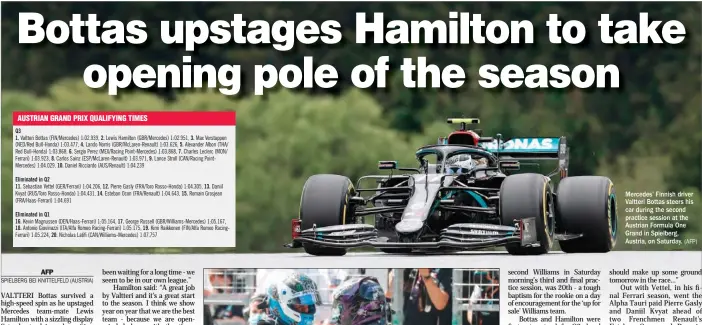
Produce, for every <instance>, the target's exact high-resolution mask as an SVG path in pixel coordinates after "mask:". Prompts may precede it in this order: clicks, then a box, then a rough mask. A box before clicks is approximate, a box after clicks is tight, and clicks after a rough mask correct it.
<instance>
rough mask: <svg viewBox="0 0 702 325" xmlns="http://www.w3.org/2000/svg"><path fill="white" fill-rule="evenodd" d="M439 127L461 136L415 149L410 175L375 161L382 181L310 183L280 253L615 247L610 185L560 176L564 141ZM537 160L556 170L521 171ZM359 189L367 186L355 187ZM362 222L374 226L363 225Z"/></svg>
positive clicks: (564, 171)
mask: <svg viewBox="0 0 702 325" xmlns="http://www.w3.org/2000/svg"><path fill="white" fill-rule="evenodd" d="M448 122H449V123H451V124H460V129H459V130H457V131H455V132H453V133H451V134H449V136H448V137H446V138H439V141H438V143H437V144H434V145H428V146H424V147H421V148H419V149H418V150H417V152H416V154H415V155H416V158H417V161H418V162H419V166H418V167H417V168H398V165H397V162H396V161H380V162H379V164H378V168H379V169H381V170H389V171H390V173H389V175H369V176H364V177H361V178H360V179H359V180H358V182H357V183H356V185H355V186H354V184H353V183H352V182H351V181H350V180H349V179H348V178H347V177H344V176H339V175H328V174H324V175H314V176H312V177H310V178H309V179H308V180H307V182H306V183H305V185H304V188H303V190H302V198H301V202H300V211H299V218H298V219H294V220H293V221H292V227H293V230H292V243H290V244H288V245H286V246H287V247H290V248H300V247H303V248H304V250H305V251H306V252H307V253H309V254H312V255H336V256H340V255H344V254H346V250H347V249H349V248H354V247H364V246H370V247H375V248H378V249H380V250H381V251H384V252H387V253H410V252H416V251H425V252H427V251H428V252H450V251H460V250H470V249H480V248H487V247H493V246H505V247H506V249H507V251H508V252H509V253H510V254H519V255H536V254H543V253H547V252H548V251H549V250H550V249H551V248H552V246H553V244H554V241H556V240H557V241H558V242H559V244H560V247H561V250H563V251H564V252H568V253H570V252H608V251H610V250H611V249H612V248H613V247H614V245H615V243H616V235H617V213H616V197H615V192H614V185H613V183H612V181H611V180H610V179H609V178H607V177H601V176H575V177H568V152H569V150H568V147H567V145H566V139H565V137H560V138H518V139H510V140H506V141H503V139H502V136H501V135H500V134H497V135H496V137H494V138H487V137H482V136H481V133H482V132H481V131H480V130H468V129H467V125H468V124H477V123H479V121H478V120H477V119H465V118H462V119H449V120H448ZM543 160H551V161H556V162H557V167H555V169H554V170H553V171H552V172H551V173H549V174H547V175H543V174H540V173H520V170H521V169H522V167H527V166H528V165H529V164H528V162H529V161H531V162H532V164H538V163H539V162H540V161H541V162H543ZM396 170H399V171H403V172H404V173H402V174H396V172H395V171H396ZM554 176H557V177H558V178H559V184H558V189H557V190H554V189H553V188H554V185H553V184H552V180H551V178H552V177H554ZM368 181H375V182H374V183H372V185H371V186H367V187H363V185H364V184H367V183H368ZM369 215H373V216H375V221H374V223H375V224H374V225H369V224H366V223H365V220H364V217H365V216H369Z"/></svg>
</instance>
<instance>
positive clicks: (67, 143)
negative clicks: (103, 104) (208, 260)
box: [12, 111, 236, 247]
mask: <svg viewBox="0 0 702 325" xmlns="http://www.w3.org/2000/svg"><path fill="white" fill-rule="evenodd" d="M235 126H236V115H235V113H234V112H231V111H229V112H162V111H158V112H156V111H147V112H14V113H13V132H14V134H13V137H14V138H13V169H12V171H13V203H14V204H13V224H14V228H13V236H14V241H13V243H14V245H13V246H15V247H234V246H235V242H236V238H235V224H236V217H235V215H236V199H235V198H236V195H235V187H236V185H235V184H236V154H235V150H236V149H235V140H236V139H235V132H236V127H235Z"/></svg>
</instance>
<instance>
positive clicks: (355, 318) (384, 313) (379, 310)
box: [329, 276, 391, 325]
mask: <svg viewBox="0 0 702 325" xmlns="http://www.w3.org/2000/svg"><path fill="white" fill-rule="evenodd" d="M332 296H333V305H332V316H331V319H330V322H329V323H330V324H333V325H386V324H388V319H389V316H390V313H391V311H390V304H389V303H388V301H387V298H386V297H385V292H384V290H383V287H382V286H381V285H380V282H379V281H378V279H377V278H375V277H371V276H368V277H363V278H354V279H350V280H347V281H346V282H344V283H342V284H341V285H340V286H339V287H338V288H337V289H336V290H335V291H334V294H333V295H332Z"/></svg>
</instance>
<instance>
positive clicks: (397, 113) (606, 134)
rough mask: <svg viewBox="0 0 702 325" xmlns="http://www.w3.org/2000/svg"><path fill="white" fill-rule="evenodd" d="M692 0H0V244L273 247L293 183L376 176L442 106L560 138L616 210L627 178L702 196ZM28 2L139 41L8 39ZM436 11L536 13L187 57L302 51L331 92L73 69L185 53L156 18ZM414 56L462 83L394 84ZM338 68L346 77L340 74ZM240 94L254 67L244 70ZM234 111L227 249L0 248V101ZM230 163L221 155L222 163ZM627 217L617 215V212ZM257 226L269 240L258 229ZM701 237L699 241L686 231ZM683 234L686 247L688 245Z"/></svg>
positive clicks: (423, 136)
mask: <svg viewBox="0 0 702 325" xmlns="http://www.w3.org/2000/svg"><path fill="white" fill-rule="evenodd" d="M700 6H701V5H700V4H699V3H667V2H666V3H634V2H625V3H573V2H568V3H542V2H538V3H536V2H534V3H477V2H472V3H442V2H431V3H421V2H413V3H400V2H386V3H374V2H363V3H353V2H344V3H334V4H329V3H310V2H306V3H293V2H285V3H274V2H266V3H265V4H264V3H248V4H245V5H242V3H221V2H216V3H214V2H212V3H201V2H197V3H190V2H178V3H150V2H144V3H130V4H128V5H127V4H122V3H106V2H101V3H91V2H80V3H67V2H61V3H48V2H45V3H17V2H13V3H3V4H2V28H3V37H2V94H3V96H2V117H3V118H2V129H1V131H2V145H3V148H2V150H3V151H2V153H3V154H2V175H3V177H2V189H3V191H2V193H3V196H2V225H3V227H2V247H3V251H4V252H85V253H92V252H110V253H116V252H152V253H194V252H199V253H208V252H223V251H226V252H234V251H235V252H241V253H246V252H279V251H282V250H283V248H282V247H281V245H282V244H283V243H285V242H286V241H288V240H289V236H290V219H291V218H293V217H295V216H296V215H297V210H298V204H299V200H300V193H301V190H302V185H303V184H304V182H305V180H306V178H307V177H309V176H310V175H312V174H316V173H336V174H342V175H346V176H349V177H350V178H351V179H352V180H354V179H356V178H357V177H359V176H361V175H364V174H368V173H375V172H377V171H376V164H377V161H378V160H390V159H391V160H399V161H400V162H401V163H403V164H407V165H413V164H414V157H413V153H414V150H415V149H416V148H417V147H419V146H421V145H426V144H430V143H434V142H435V141H436V139H437V137H439V136H445V135H446V134H447V133H448V132H449V131H450V130H451V129H450V127H449V126H448V125H445V118H446V117H460V116H464V117H480V118H481V119H482V122H483V124H482V125H481V128H482V129H483V130H484V131H485V134H486V135H491V134H495V133H498V132H499V133H502V134H503V135H505V136H506V137H511V136H561V135H565V136H567V137H568V142H569V145H570V146H571V160H570V163H571V166H570V167H571V168H570V175H582V174H595V175H606V176H609V177H611V178H612V179H613V181H614V183H615V185H616V187H617V191H618V192H619V194H620V200H619V214H620V215H622V214H623V209H625V208H627V207H628V206H627V205H626V204H625V202H624V200H623V195H622V194H623V193H624V192H625V191H691V192H694V193H695V196H694V198H693V199H694V200H695V201H696V202H699V200H700V196H699V193H700V181H701V179H702V178H701V177H702V176H701V175H700V169H701V168H700V164H701V159H702V158H701V157H700V151H701V150H702V149H701V141H702V131H701V129H702V128H701V120H700V119H701V117H700V103H701V102H702V98H700V90H701V87H702V83H701V81H700V62H701V56H700V49H701V47H700V35H701V33H700V28H701V27H700V24H699V21H700V18H701V17H700V16H701V9H700V8H701V7H700ZM21 11H32V12H39V13H42V14H43V15H44V18H45V20H46V21H50V20H54V19H62V20H69V19H70V17H71V14H74V13H80V14H83V15H87V14H89V13H91V14H97V16H98V19H99V20H102V21H105V20H109V19H119V20H122V21H127V20H131V19H140V20H143V21H145V22H146V23H147V25H148V26H150V27H151V28H150V29H149V39H151V40H152V41H151V42H149V43H147V44H145V45H141V46H91V47H86V46H81V45H60V46H54V45H51V44H42V45H33V46H26V45H18V44H17V43H18V22H17V19H18V12H21ZM449 11H464V12H471V13H480V14H482V15H483V19H484V20H486V21H487V20H493V19H502V20H523V19H528V20H531V21H533V22H534V26H535V27H536V31H535V35H536V38H537V39H536V43H537V44H534V45H506V46H493V45H473V44H471V45H463V46H419V45H413V46H383V45H377V46H367V45H358V44H353V42H352V41H349V42H345V44H339V45H336V46H319V45H311V46H304V45H298V46H296V47H295V48H294V49H293V50H291V51H289V52H278V51H276V50H274V49H272V48H271V47H270V46H266V47H254V46H240V45H236V44H232V45H221V46H214V45H213V46H204V47H201V48H200V49H199V50H198V51H197V52H196V53H194V54H193V53H187V55H193V63H194V64H207V63H209V64H213V65H215V66H219V65H221V64H240V65H242V68H243V69H244V74H245V76H247V77H251V76H253V73H252V69H253V66H254V65H255V64H274V65H276V66H282V65H284V64H290V63H293V64H301V61H302V57H304V56H314V58H315V62H316V63H317V64H332V65H334V66H335V67H336V68H337V69H338V70H339V72H340V75H341V76H342V80H345V81H341V82H339V86H338V87H336V88H334V89H326V90H325V89H314V90H295V91H288V90H279V91H276V90H273V91H269V92H268V94H267V95H266V96H261V97H254V96H249V95H248V94H247V93H242V94H240V95H238V96H235V97H227V96H224V95H222V94H220V93H218V92H211V91H208V90H179V89H178V90H175V89H153V90H148V91H142V90H131V91H122V92H121V93H120V95H119V96H117V97H110V96H107V95H106V91H92V90H91V89H89V88H88V87H86V86H85V85H84V84H83V82H82V73H83V70H84V69H85V68H86V67H87V66H88V65H90V64H102V65H108V64H127V65H130V66H131V67H134V66H136V65H138V64H151V65H157V64H181V63H182V57H183V55H186V52H185V51H184V50H183V49H182V48H180V47H175V46H167V45H164V44H162V43H160V41H159V30H158V26H159V22H160V21H161V20H184V19H185V20H196V19H202V20H205V21H211V20H217V19H229V18H231V16H232V15H233V14H234V13H241V14H243V15H244V18H247V19H269V20H273V19H289V20H296V21H299V20H304V19H310V20H315V21H320V20H327V19H334V20H337V21H339V22H340V23H341V25H342V27H343V34H344V37H345V39H347V40H353V39H354V23H355V22H354V13H355V12H384V13H385V18H386V20H391V19H406V20H411V19H415V20H421V19H426V20H434V19H447V17H448V12H449ZM639 12H648V13H649V17H650V19H651V20H654V19H655V20H671V19H676V20H680V21H681V22H683V24H685V26H686V29H687V38H686V42H684V44H682V45H678V46H671V45H646V44H643V45H630V46H611V45H604V44H601V43H600V42H599V41H598V39H599V30H598V28H597V24H596V21H597V19H599V15H600V14H602V13H608V14H610V19H612V20H615V21H616V20H622V19H631V20H635V21H636V20H638V14H639ZM550 13H558V14H559V16H560V17H561V18H562V19H563V20H567V19H578V20H580V21H582V22H584V23H585V24H586V25H587V26H589V29H588V33H589V36H590V40H589V41H585V42H584V43H582V44H580V45H578V46H561V45H551V44H549V43H548V40H547V34H548V33H547V31H546V28H545V25H544V24H543V23H542V22H545V20H546V19H547V16H548V14H550ZM382 55H389V56H390V57H391V62H390V64H391V67H392V68H391V71H390V75H389V77H388V81H389V85H390V86H389V87H388V88H387V89H382V90H377V91H373V90H367V91H360V90H355V89H353V88H352V85H351V84H350V82H349V81H348V80H349V78H348V76H349V74H350V71H351V69H352V68H353V67H354V66H356V65H358V64H375V62H376V60H377V58H378V57H379V56H382ZM417 56H426V57H427V58H428V61H429V63H433V64H437V65H439V66H440V67H442V66H445V65H447V64H459V65H461V66H464V67H465V68H466V70H467V71H468V72H469V74H470V78H471V79H469V82H468V83H466V85H465V86H464V87H462V88H461V89H457V90H452V91H446V90H441V89H424V90H409V89H405V88H404V87H403V86H402V83H401V81H402V80H401V75H400V74H399V71H398V69H397V63H398V62H401V60H402V58H404V57H417ZM488 63H489V64H495V65H497V66H504V65H506V64H518V65H521V66H523V67H525V66H527V65H530V64H544V65H553V64H566V65H569V66H574V65H577V64H590V65H596V64H616V65H617V66H618V67H619V69H620V72H621V78H622V80H623V87H622V88H621V89H616V90H580V89H565V90H551V89H549V90H506V89H503V90H485V89H482V88H480V87H479V86H478V85H477V80H476V79H477V77H476V74H477V71H478V68H479V67H480V66H481V65H483V64H488ZM343 77H345V78H343ZM246 85H247V87H248V88H247V91H250V90H251V87H252V86H251V85H252V82H251V80H247V81H246ZM127 109H129V110H236V111H237V116H238V118H237V121H238V125H237V140H236V142H237V158H238V163H237V166H236V169H237V194H236V200H237V215H236V218H237V248H236V249H235V250H232V249H215V248H212V249H169V248H155V249H146V248H145V249H132V248H124V249H119V248H105V249H94V248H75V249H53V248H27V249H18V248H13V247H12V234H11V229H12V228H11V225H12V218H11V213H12V196H11V193H12V191H11V184H12V180H11V177H10V176H11V175H12V165H11V161H12V151H11V147H12V142H11V136H10V134H11V118H10V114H11V112H12V111H13V110H91V111H112V110H127ZM232 168H234V167H232ZM701 207H702V205H700V204H695V205H694V206H689V207H687V210H688V211H687V215H689V216H690V217H691V218H690V221H688V222H687V228H685V229H683V230H682V231H681V236H682V238H683V239H685V238H700V237H702V236H701V234H702V219H701V218H698V217H699V216H700V215H701V214H702V208H701ZM619 220H620V221H619V222H620V223H621V224H620V228H619V229H625V220H624V218H619ZM270 238H278V239H277V240H270ZM698 243H699V241H698ZM700 247H702V244H698V245H697V247H691V246H686V247H685V249H700ZM617 249H624V250H627V249H648V250H668V249H680V247H679V246H669V247H665V246H656V245H647V246H645V247H642V246H632V245H627V244H626V243H625V242H624V240H623V238H620V240H619V242H618V245H617Z"/></svg>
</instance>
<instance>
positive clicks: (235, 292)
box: [203, 269, 500, 325]
mask: <svg viewBox="0 0 702 325" xmlns="http://www.w3.org/2000/svg"><path fill="white" fill-rule="evenodd" d="M418 270H419V269H294V270H292V269H205V271H204V277H205V279H204V281H205V285H204V287H205V288H208V287H209V288H211V289H209V290H208V289H206V292H205V297H204V298H203V301H204V304H205V306H204V307H205V309H206V312H205V314H208V313H209V318H208V319H205V320H204V324H206V325H207V324H212V325H240V324H246V320H245V319H244V317H245V316H244V312H243V311H244V309H245V308H246V307H248V305H249V302H250V298H251V297H252V296H254V294H255V293H260V292H265V289H266V288H267V287H268V286H269V285H270V284H271V283H272V282H274V281H275V280H276V279H284V278H285V276H286V275H287V274H289V273H290V272H293V271H295V272H300V273H304V274H306V275H308V276H309V277H310V278H312V279H313V280H314V281H315V282H316V283H317V286H318V288H319V292H320V296H321V299H322V306H320V308H318V309H317V314H316V317H315V322H316V324H315V325H325V321H326V320H328V318H329V317H330V315H331V309H330V308H331V302H332V301H331V295H332V292H333V291H334V289H335V288H336V287H337V286H338V285H339V284H341V283H342V282H343V281H345V280H348V279H352V278H356V277H364V276H374V277H376V278H377V279H378V280H379V281H380V283H381V285H382V286H383V289H384V290H385V296H386V297H387V298H388V299H390V303H391V305H392V310H393V315H392V324H393V325H426V324H427V323H426V322H425V320H427V317H429V318H430V319H431V320H432V321H433V322H432V323H433V324H437V325H444V324H446V325H448V324H453V325H498V324H499V312H500V310H499V307H500V291H499V288H500V271H499V270H498V269H428V270H430V271H431V274H432V276H435V277H437V278H440V279H441V280H440V282H444V283H446V284H447V285H446V288H445V290H446V294H447V295H448V296H449V303H448V304H447V305H446V307H444V309H443V310H436V309H434V310H429V311H426V309H422V312H418V311H417V308H416V306H415V304H416V301H418V300H417V296H418V295H421V294H423V292H422V290H424V288H423V287H422V286H421V285H420V284H419V283H418V280H419V279H418V278H417V274H418ZM415 287H416V288H415ZM417 288H418V289H419V290H417ZM413 289H414V291H413ZM407 314H410V315H407ZM406 316H411V317H406ZM431 317H433V318H431ZM437 320H438V321H437Z"/></svg>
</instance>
